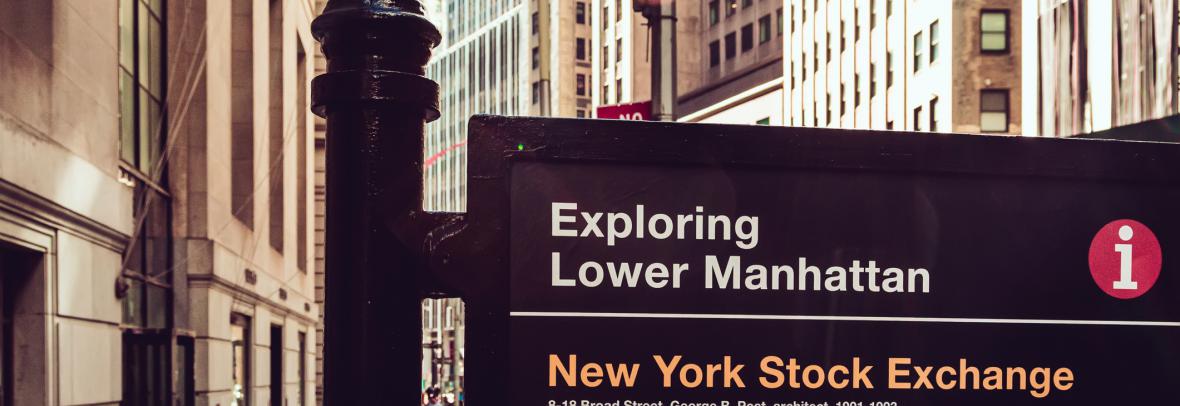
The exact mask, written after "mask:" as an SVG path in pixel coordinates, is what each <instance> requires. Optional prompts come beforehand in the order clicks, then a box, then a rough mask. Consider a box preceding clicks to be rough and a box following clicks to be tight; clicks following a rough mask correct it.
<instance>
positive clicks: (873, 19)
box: [869, 0, 877, 30]
mask: <svg viewBox="0 0 1180 406" xmlns="http://www.w3.org/2000/svg"><path fill="white" fill-rule="evenodd" d="M875 28H877V0H869V29H870V30H872V29H875Z"/></svg>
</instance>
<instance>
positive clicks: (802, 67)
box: [799, 51, 807, 81]
mask: <svg viewBox="0 0 1180 406" xmlns="http://www.w3.org/2000/svg"><path fill="white" fill-rule="evenodd" d="M799 72H800V75H799V76H800V77H799V80H804V81H805V80H807V52H806V51H804V52H803V60H802V61H800V62H799Z"/></svg>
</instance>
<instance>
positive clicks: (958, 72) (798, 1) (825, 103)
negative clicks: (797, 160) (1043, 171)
mask: <svg viewBox="0 0 1180 406" xmlns="http://www.w3.org/2000/svg"><path fill="white" fill-rule="evenodd" d="M1020 11H1021V9H1020V4H1019V2H1017V1H1015V0H987V1H982V2H972V3H970V4H968V3H964V2H947V1H938V0H914V1H908V0H790V1H787V4H786V13H787V14H786V15H787V16H788V18H787V19H786V23H785V24H784V25H785V27H784V29H785V30H786V32H787V37H786V44H785V54H786V55H787V58H786V60H785V62H784V65H783V67H784V74H783V87H784V88H785V89H786V94H787V97H786V100H785V103H784V104H785V108H786V110H787V117H788V118H787V120H786V122H785V124H787V125H796V126H815V127H838V128H872V129H896V130H913V131H941V132H952V131H953V132H971V133H976V132H994V133H1008V134H1019V133H1020V130H1021V127H1020V102H1021V100H1020V89H1021V77H1020V75H1018V74H1014V73H1015V72H1018V71H1019V69H1020V58H1021V42H1020V41H1019V38H1020V34H1021V33H1020V23H1019V21H1020Z"/></svg>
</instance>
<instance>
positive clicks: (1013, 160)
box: [432, 116, 1180, 406]
mask: <svg viewBox="0 0 1180 406" xmlns="http://www.w3.org/2000/svg"><path fill="white" fill-rule="evenodd" d="M469 146H470V148H471V155H470V161H469V164H468V165H469V171H470V172H469V176H468V182H469V184H468V193H469V194H468V196H469V204H468V207H469V211H468V213H467V214H466V215H465V219H464V226H463V228H462V230H461V231H458V232H456V233H454V234H453V235H452V236H451V237H450V238H447V239H443V241H442V242H441V243H440V244H439V248H438V249H437V250H436V254H435V256H436V258H435V259H436V260H435V261H432V263H433V264H435V266H434V267H433V269H434V272H435V274H436V275H437V276H438V277H439V278H440V281H441V283H442V284H443V285H445V286H448V289H452V290H451V293H452V294H456V295H460V296H462V297H464V298H465V300H466V301H467V304H468V309H469V310H468V318H469V320H468V327H467V337H468V343H467V349H466V355H467V357H466V358H467V360H466V362H467V363H466V367H465V370H466V381H467V393H468V399H469V402H470V404H473V405H475V404H497V405H550V406H552V405H561V406H573V405H578V406H591V405H624V406H625V405H632V406H640V405H664V406H668V405H728V406H739V405H762V404H765V405H775V404H779V405H820V404H827V405H866V406H867V405H940V404H958V405H992V404H1015V405H1019V404H1047V405H1048V404H1052V405H1065V404H1133V403H1152V404H1156V403H1159V404H1172V403H1176V402H1180V386H1177V385H1176V384H1175V383H1176V382H1178V381H1180V345H1178V343H1180V268H1177V267H1176V266H1175V265H1173V264H1175V260H1174V258H1178V257H1180V248H1178V247H1180V221H1178V220H1177V215H1176V214H1175V213H1176V202H1177V201H1180V171H1177V170H1176V163H1177V162H1180V145H1174V144H1156V143H1133V142H1116V141H1096V140H1067V139H1064V140H1063V139H1034V138H1020V137H999V136H978V135H948V134H921V133H906V132H884V131H851V130H829V129H807V128H771V127H763V126H724V125H698V124H675V123H655V122H626V121H612V120H571V119H539V118H505V117H490V116H485V117H476V118H474V119H473V120H472V121H471V124H470V134H469ZM763 402H765V403H763Z"/></svg>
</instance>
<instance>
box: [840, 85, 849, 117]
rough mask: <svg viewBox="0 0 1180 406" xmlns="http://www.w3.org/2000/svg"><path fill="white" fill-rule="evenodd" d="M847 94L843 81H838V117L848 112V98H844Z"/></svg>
mask: <svg viewBox="0 0 1180 406" xmlns="http://www.w3.org/2000/svg"><path fill="white" fill-rule="evenodd" d="M847 94H848V90H847V89H845V86H844V82H840V117H844V115H845V114H847V113H848V100H847V99H846V98H845V95H847Z"/></svg>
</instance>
